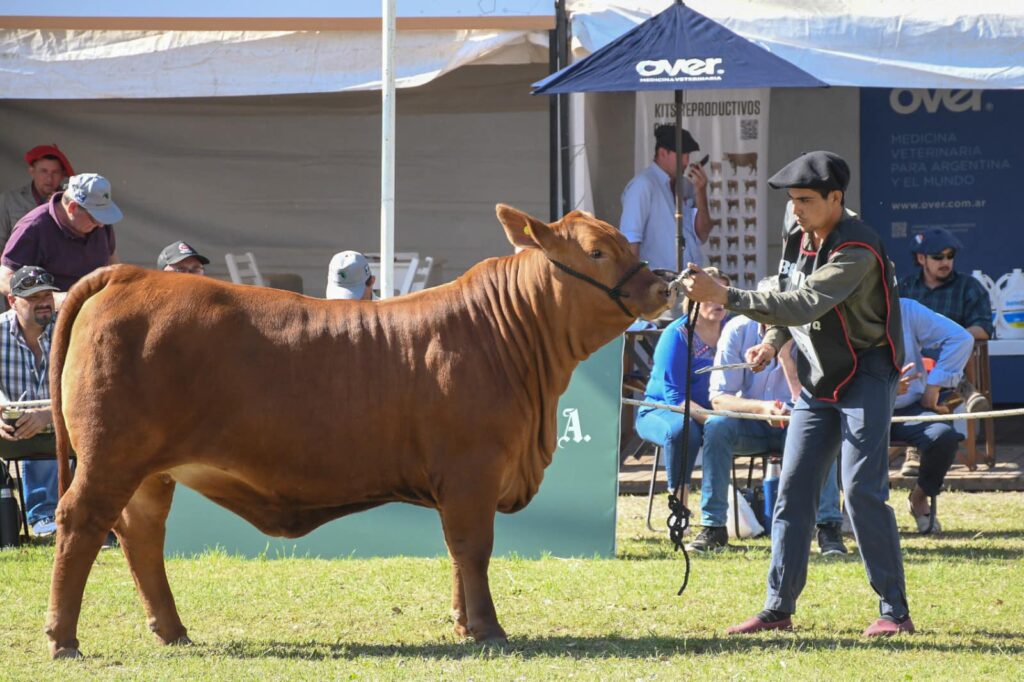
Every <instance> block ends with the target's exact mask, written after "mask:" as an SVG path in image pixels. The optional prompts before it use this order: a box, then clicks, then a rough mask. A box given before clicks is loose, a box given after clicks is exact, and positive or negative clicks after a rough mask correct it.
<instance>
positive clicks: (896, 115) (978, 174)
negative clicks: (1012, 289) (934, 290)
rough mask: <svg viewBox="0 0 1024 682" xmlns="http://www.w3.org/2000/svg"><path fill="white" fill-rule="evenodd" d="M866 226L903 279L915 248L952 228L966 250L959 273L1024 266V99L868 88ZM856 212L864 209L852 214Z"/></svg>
mask: <svg viewBox="0 0 1024 682" xmlns="http://www.w3.org/2000/svg"><path fill="white" fill-rule="evenodd" d="M860 112H861V114H860V120H861V134H860V139H861V169H860V177H861V185H862V197H863V206H862V207H861V210H862V212H863V215H864V219H865V220H866V221H867V222H868V223H869V224H871V225H872V226H874V227H875V229H877V230H878V233H879V234H880V235H881V236H882V238H883V239H884V240H885V241H886V244H887V246H888V249H889V253H890V255H891V257H892V258H893V260H894V261H895V262H896V267H897V269H898V270H899V271H900V273H901V274H907V273H911V272H914V265H913V258H912V257H911V255H910V254H911V251H910V246H911V239H912V238H913V236H914V235H915V234H918V233H920V232H923V231H925V230H927V229H929V228H932V227H943V228H945V229H947V230H949V231H951V232H953V233H954V234H956V235H957V237H958V238H959V239H960V241H961V242H963V244H964V249H963V250H962V252H960V253H958V254H957V257H956V269H957V270H958V271H960V272H968V273H969V272H970V271H971V270H974V269H978V270H983V271H984V272H985V273H986V274H988V275H991V276H992V277H993V278H996V277H998V276H999V275H1001V274H1003V273H1005V272H1008V271H1010V270H1011V269H1012V268H1014V267H1021V266H1022V265H1024V256H1022V255H1021V252H1020V251H1018V250H1017V248H1014V246H1013V245H1014V244H1020V243H1021V238H1020V234H1019V231H1020V229H1021V227H1024V202H1022V201H1021V198H1020V197H1019V196H1018V194H1017V193H1018V192H1019V191H1020V185H1021V182H1022V181H1024V175H1022V170H1024V134H1022V133H1021V121H1022V120H1024V92H1020V91H1010V90H906V89H893V90H889V89H880V88H865V89H863V90H861V96H860ZM853 208H856V207H853Z"/></svg>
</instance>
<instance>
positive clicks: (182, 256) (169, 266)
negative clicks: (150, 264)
mask: <svg viewBox="0 0 1024 682" xmlns="http://www.w3.org/2000/svg"><path fill="white" fill-rule="evenodd" d="M209 264H210V259H209V258H207V257H206V256H203V255H201V254H200V253H199V252H198V251H196V250H195V249H193V248H192V247H191V246H189V245H188V244H186V243H185V242H182V241H177V242H174V243H173V244H168V245H167V246H165V247H164V250H163V251H161V252H160V255H159V256H158V257H157V259H156V266H157V267H158V268H160V269H161V270H163V271H164V272H184V273H188V274H190V275H203V274H206V268H205V267H204V266H207V265H209Z"/></svg>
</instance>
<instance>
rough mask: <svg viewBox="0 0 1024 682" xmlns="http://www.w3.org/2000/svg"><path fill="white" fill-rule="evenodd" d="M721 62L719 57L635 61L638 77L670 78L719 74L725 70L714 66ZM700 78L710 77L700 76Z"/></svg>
mask: <svg viewBox="0 0 1024 682" xmlns="http://www.w3.org/2000/svg"><path fill="white" fill-rule="evenodd" d="M721 63H722V59H721V58H720V57H707V58H705V59H699V58H694V59H677V60H675V61H674V62H672V61H670V60H668V59H647V60H644V61H642V62H638V63H637V65H636V72H637V73H638V74H639V75H640V78H658V77H659V76H669V77H671V78H679V77H680V76H690V77H694V78H697V77H701V76H705V77H706V76H721V75H722V74H723V73H725V70H724V69H718V68H716V67H717V66H718V65H719V64H721ZM700 80H710V79H708V78H700Z"/></svg>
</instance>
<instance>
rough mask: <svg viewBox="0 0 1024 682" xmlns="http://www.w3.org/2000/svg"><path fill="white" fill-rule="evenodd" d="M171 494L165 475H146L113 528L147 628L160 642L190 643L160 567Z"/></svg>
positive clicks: (172, 492)
mask: <svg viewBox="0 0 1024 682" xmlns="http://www.w3.org/2000/svg"><path fill="white" fill-rule="evenodd" d="M173 496H174V480H173V479H171V477H170V476H168V475H167V474H157V475H155V476H150V477H149V478H147V479H146V480H145V481H143V482H142V485H140V486H139V488H138V490H136V491H135V494H134V495H133V496H132V499H131V500H130V501H129V502H128V505H127V506H126V507H125V508H124V511H123V512H121V518H120V520H119V521H118V522H117V525H116V526H114V531H115V532H116V533H117V537H118V539H119V540H120V542H121V547H122V549H123V550H124V555H125V558H126V559H127V560H128V568H129V569H130V570H131V572H132V578H133V579H134V580H135V587H136V588H138V590H139V596H140V597H141V598H142V605H143V607H144V608H145V609H146V616H147V617H148V622H149V629H150V630H152V631H153V633H154V634H155V635H156V636H157V637H158V638H159V639H160V641H161V642H162V643H164V644H191V641H190V640H189V638H188V634H187V631H186V630H185V626H184V625H182V624H181V619H180V618H179V617H178V609H177V607H175V605H174V595H172V594H171V587H170V585H169V584H168V583H167V571H166V569H165V567H164V535H165V529H166V521H167V514H168V513H169V512H170V510H171V498H172V497H173Z"/></svg>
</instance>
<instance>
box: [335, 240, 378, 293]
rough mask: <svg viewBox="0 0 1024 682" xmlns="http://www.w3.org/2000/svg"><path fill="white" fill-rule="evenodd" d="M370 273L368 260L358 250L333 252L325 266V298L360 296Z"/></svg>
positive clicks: (364, 289)
mask: <svg viewBox="0 0 1024 682" xmlns="http://www.w3.org/2000/svg"><path fill="white" fill-rule="evenodd" d="M371 275H372V273H371V271H370V262H369V261H367V260H366V256H364V255H363V254H361V253H359V252H358V251H342V252H340V253H336V254H334V257H333V258H331V264H330V265H328V266H327V294H326V295H327V298H344V299H349V300H358V299H360V298H362V297H363V292H365V291H366V282H367V280H369V279H370V276H371Z"/></svg>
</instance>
